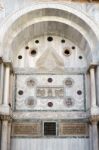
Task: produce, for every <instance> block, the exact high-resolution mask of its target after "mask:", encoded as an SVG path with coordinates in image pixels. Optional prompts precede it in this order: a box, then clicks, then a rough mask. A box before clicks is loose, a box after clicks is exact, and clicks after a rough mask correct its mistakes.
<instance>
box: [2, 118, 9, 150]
mask: <svg viewBox="0 0 99 150" xmlns="http://www.w3.org/2000/svg"><path fill="white" fill-rule="evenodd" d="M7 147H8V121H7V120H4V121H2V137H1V150H7Z"/></svg>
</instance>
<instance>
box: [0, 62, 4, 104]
mask: <svg viewBox="0 0 99 150" xmlns="http://www.w3.org/2000/svg"><path fill="white" fill-rule="evenodd" d="M3 88H4V64H3V62H2V63H1V64H0V105H1V104H2V102H3Z"/></svg>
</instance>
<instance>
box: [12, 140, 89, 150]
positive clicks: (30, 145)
mask: <svg viewBox="0 0 99 150" xmlns="http://www.w3.org/2000/svg"><path fill="white" fill-rule="evenodd" d="M27 149H29V150H33V149H34V150H53V149H54V150H61V149H62V150H78V149H80V150H89V138H63V139H60V138H58V139H55V138H49V139H47V138H46V139H30V138H26V139H24V138H12V140H11V150H27Z"/></svg>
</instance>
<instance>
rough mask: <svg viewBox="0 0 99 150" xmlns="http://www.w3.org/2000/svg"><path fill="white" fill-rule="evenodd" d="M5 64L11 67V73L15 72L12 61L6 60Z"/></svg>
mask: <svg viewBox="0 0 99 150" xmlns="http://www.w3.org/2000/svg"><path fill="white" fill-rule="evenodd" d="M4 66H5V67H9V68H10V71H11V73H13V74H14V69H13V65H12V63H11V62H4Z"/></svg>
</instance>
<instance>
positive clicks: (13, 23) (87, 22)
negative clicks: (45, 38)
mask: <svg viewBox="0 0 99 150" xmlns="http://www.w3.org/2000/svg"><path fill="white" fill-rule="evenodd" d="M44 9H48V10H51V9H52V10H58V11H60V12H62V13H63V14H64V15H65V13H67V16H66V15H65V16H57V15H56V16H53V17H51V16H49V20H52V21H54V20H55V19H56V21H57V20H58V19H59V21H60V22H61V23H64V24H65V23H66V24H68V25H70V24H71V26H73V27H75V28H76V29H77V30H78V28H79V32H80V28H82V29H81V34H82V35H84V38H86V40H87V42H88V45H89V47H90V56H91V62H90V63H91V64H92V63H93V64H94V63H98V62H99V50H98V48H99V31H98V27H97V25H96V24H95V23H94V22H93V21H92V20H91V19H90V18H89V17H88V16H87V15H85V14H84V13H82V12H80V11H78V10H76V9H74V8H72V7H70V6H68V5H64V4H57V3H54V2H51V3H50V4H48V3H43V2H42V3H38V4H33V5H31V6H29V7H27V8H24V9H22V10H19V11H18V12H16V13H14V14H13V15H12V16H9V17H8V18H6V19H5V21H4V22H3V24H2V25H1V30H0V56H1V57H3V58H4V59H5V60H6V61H8V62H9V61H11V57H13V54H12V52H11V42H12V40H13V39H14V38H15V36H16V33H18V32H21V31H22V27H23V28H24V27H25V28H26V27H28V26H30V25H31V24H33V23H35V21H38V22H40V21H44V20H45V21H47V20H46V19H48V18H46V16H43V15H42V16H41V18H38V16H37V15H36V11H40V10H44ZM34 13H35V15H36V16H35V17H34V21H33V22H32V21H31V20H29V19H31V16H32V14H34ZM60 14H61V13H60ZM68 15H69V16H68ZM25 17H26V18H27V20H28V21H27V22H28V23H29V24H28V23H26V20H24V18H25ZM55 17H56V18H55ZM29 21H30V22H29ZM75 24H76V25H75ZM16 31H17V32H16ZM5 53H6V56H5Z"/></svg>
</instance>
